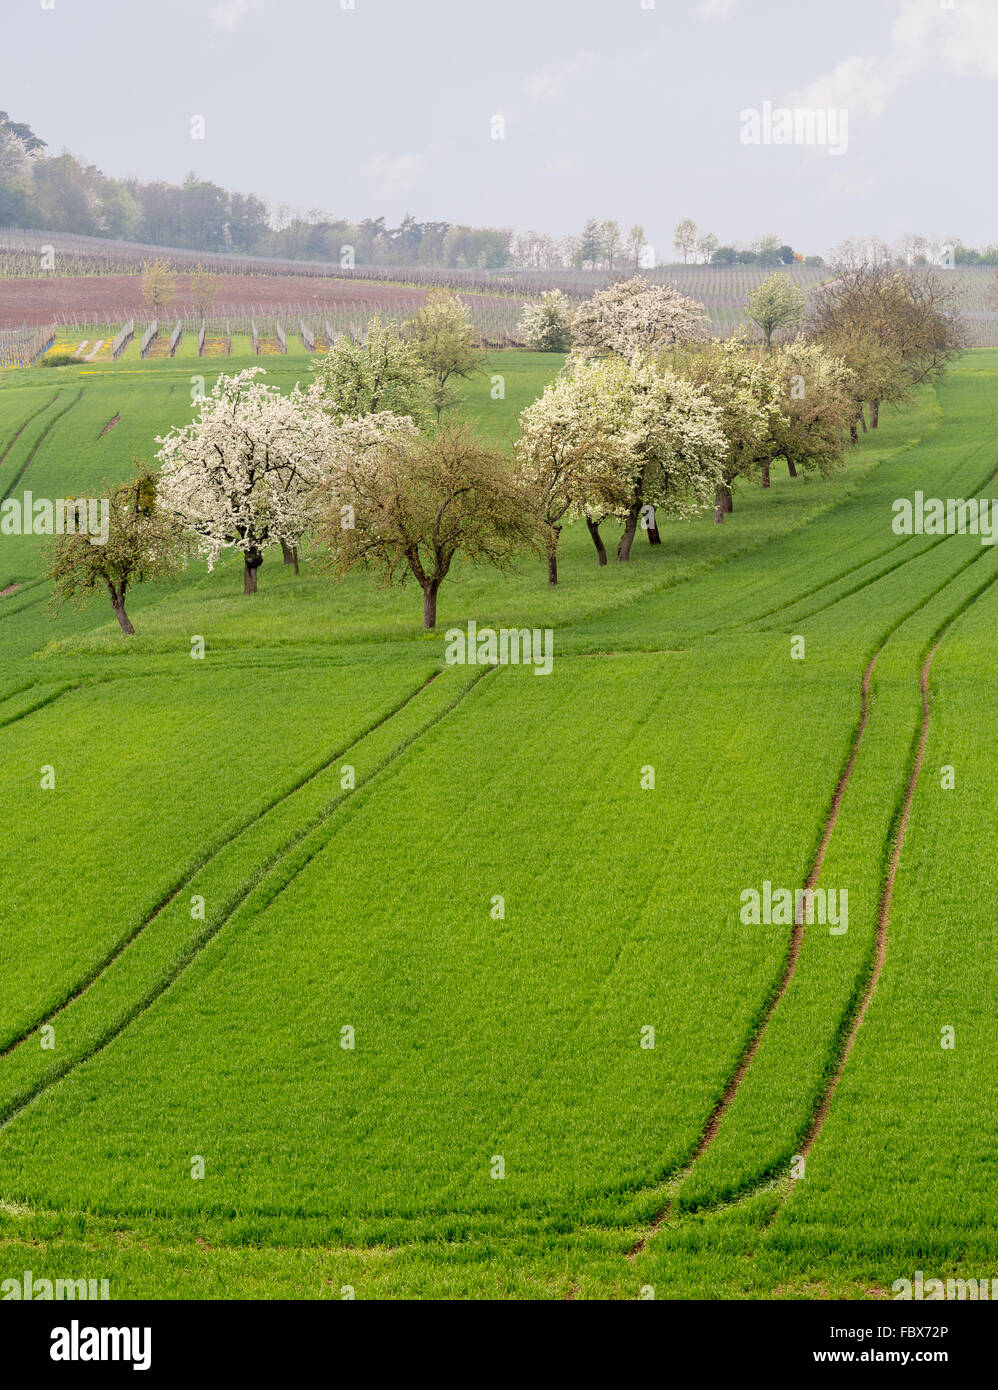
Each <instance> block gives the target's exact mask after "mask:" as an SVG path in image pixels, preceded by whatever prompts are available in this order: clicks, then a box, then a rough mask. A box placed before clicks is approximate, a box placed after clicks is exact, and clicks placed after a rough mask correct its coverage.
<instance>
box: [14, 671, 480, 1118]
mask: <svg viewBox="0 0 998 1390" xmlns="http://www.w3.org/2000/svg"><path fill="white" fill-rule="evenodd" d="M497 669H498V668H497V667H495V666H487V667H485V668H484V669H483V670H482V671H481V673H480V674H479V675H477V676H476V677H475V678H474V679H473V680H472V681H471V682H470V684H468V685H466V686H465V687H464V688H463V689H462V690H461V691H460V692H459V693H458V695H457V697H456V698H455V699H454V700H452V701H451V703H450V704H449V705H447V707H446V708H445V709H443V710H442V711H441V712H440V713H439V714H437V715H436V716H435V717H434V718H432V719H431V720H430V721H429V722H428V723H427V724H425V725H423V727H422V728H420V729H418V730H417V731H416V732H415V733H414V734H412V735H411V736H410V737H409V738H408V739H406V740H405V741H404V742H403V743H401V744H400V745H399V746H398V747H397V748H396V749H395V750H394V751H393V752H392V753H391V754H389V756H388V757H387V758H385V759H384V760H383V761H382V762H381V763H379V764H378V766H377V767H376V768H374V769H373V771H372V772H371V773H370V774H369V775H368V776H367V777H365V778H364V779H363V780H362V781H360V782H358V783H357V785H356V788H355V789H354V791H355V792H356V791H360V790H361V789H362V788H363V787H367V786H369V785H370V784H371V783H372V782H373V781H375V780H376V779H377V778H378V777H380V776H381V775H382V773H384V772H386V771H387V770H388V769H389V768H390V767H391V766H392V765H393V764H394V763H395V762H396V761H397V760H398V759H399V758H400V757H401V756H402V755H403V754H404V753H405V752H406V751H407V750H408V749H409V748H411V747H412V745H413V744H414V743H416V742H418V741H419V740H420V739H421V738H423V737H424V736H425V735H426V734H427V733H429V732H430V730H431V729H433V728H435V727H436V726H437V725H438V724H440V723H441V722H442V721H443V720H444V719H446V718H447V717H448V716H449V715H450V714H452V713H453V712H454V710H456V709H457V708H458V707H459V706H460V705H461V704H462V703H463V702H464V700H465V699H466V698H467V697H468V696H469V695H470V694H471V693H472V691H473V690H475V689H476V688H477V687H478V685H479V684H480V683H481V681H482V679H483V678H484V677H485V676H487V675H488V674H489V673H490V672H492V671H495V670H497ZM438 674H439V673H434V674H433V675H431V676H430V677H429V678H428V679H427V680H425V681H423V682H422V684H421V685H420V686H419V687H418V689H417V690H415V691H413V692H411V693H410V694H409V695H408V696H406V698H405V699H404V700H402V701H401V702H400V704H399V705H397V706H396V707H395V708H394V709H392V710H391V711H389V712H388V713H387V714H386V715H384V716H383V717H382V718H381V719H379V720H378V721H377V722H376V723H375V724H373V725H372V726H371V727H370V729H368V730H367V731H365V733H363V734H362V735H361V736H360V737H359V738H357V739H354V740H353V741H352V742H351V743H350V744H348V745H347V746H346V748H345V749H344V750H343V751H342V752H341V753H337V754H334V755H333V756H332V757H331V758H329V759H328V760H327V761H326V763H325V764H324V765H323V768H318V769H316V770H315V771H313V772H312V773H311V774H310V775H309V777H307V778H306V779H304V780H303V781H302V782H301V783H300V784H299V787H300V786H304V785H305V784H306V783H307V782H308V781H311V780H312V779H313V778H314V777H316V776H318V775H319V772H321V771H323V770H324V769H325V768H326V767H329V766H330V765H331V764H332V763H333V762H335V761H337V759H338V758H339V757H343V756H345V755H346V753H347V752H348V751H349V750H350V749H351V748H354V747H356V746H357V744H359V743H360V742H361V741H362V739H364V738H367V737H368V736H369V735H370V734H371V733H374V732H375V731H376V730H377V729H379V728H381V727H382V726H383V725H385V724H387V723H388V722H389V720H390V719H392V718H394V716H395V715H397V714H398V713H399V712H400V711H401V710H402V709H403V708H404V707H405V706H406V705H408V704H409V703H410V702H411V701H412V700H414V699H415V698H416V696H417V695H419V694H420V692H421V691H422V690H425V689H426V687H427V686H428V685H429V684H430V683H431V682H432V681H433V680H435V679H436V676H437V675H438ZM293 790H294V791H296V790H298V787H296V788H294V789H293ZM292 794H293V792H289V793H286V794H285V795H283V796H282V797H280V798H279V799H278V801H275V803H274V805H277V804H278V802H279V801H285V800H287V798H288V796H290V795H292ZM351 799H352V794H351V795H350V796H349V797H346V798H342V799H338V800H337V801H335V802H334V804H333V805H332V806H331V807H329V808H327V810H326V811H324V812H322V813H321V814H320V815H319V816H318V817H316V818H314V820H313V822H311V823H309V825H307V826H306V827H305V828H304V829H302V830H300V831H298V832H297V834H295V835H294V836H292V837H291V838H290V839H289V840H287V841H285V843H284V844H283V845H282V846H281V848H280V849H279V850H278V851H277V852H276V853H275V854H273V855H272V856H271V857H270V858H269V859H268V860H267V861H266V862H265V863H264V864H263V865H261V867H260V868H259V869H257V870H256V872H255V873H254V874H253V875H251V877H250V878H249V879H248V880H247V881H246V882H245V883H244V884H243V886H242V887H241V889H240V890H239V893H238V894H237V895H236V896H235V897H234V898H233V899H232V900H231V901H230V902H229V904H228V905H227V907H226V910H225V912H224V913H223V914H222V915H221V917H220V918H219V920H218V921H217V922H216V923H214V924H213V925H212V926H211V928H210V929H208V930H206V931H204V932H202V933H201V934H200V935H199V936H198V937H197V938H196V940H194V941H193V942H191V943H189V944H188V946H187V947H186V948H185V950H184V951H183V952H182V953H181V955H180V957H179V959H178V960H177V961H176V962H175V964H174V965H173V967H172V968H171V969H170V970H168V971H167V972H166V973H165V974H164V975H163V976H162V978H161V979H160V980H159V981H158V982H157V983H156V985H155V986H154V987H153V988H152V989H150V990H147V991H146V993H145V994H144V995H143V996H142V998H141V999H140V1000H139V1001H138V1002H137V1003H136V1004H135V1005H134V1006H133V1007H132V1008H131V1009H130V1010H128V1011H127V1013H126V1014H125V1015H124V1016H123V1017H122V1018H119V1019H118V1021H117V1022H116V1023H114V1024H112V1025H111V1026H110V1027H108V1028H107V1029H105V1030H104V1032H103V1033H102V1034H101V1035H100V1037H99V1038H97V1039H96V1040H95V1041H94V1042H93V1043H92V1044H91V1045H90V1046H89V1047H88V1048H87V1049H86V1050H85V1051H84V1052H83V1053H81V1054H80V1055H79V1056H77V1057H72V1058H69V1059H67V1061H66V1063H65V1064H64V1065H62V1066H60V1067H58V1068H56V1069H55V1070H53V1071H52V1072H49V1073H48V1074H47V1075H46V1076H44V1077H43V1078H42V1079H41V1081H40V1082H39V1083H38V1084H36V1085H35V1086H32V1087H31V1089H30V1090H29V1091H26V1092H22V1093H21V1094H20V1095H18V1096H16V1097H14V1098H13V1099H12V1100H11V1101H9V1102H8V1103H7V1104H6V1105H5V1106H3V1107H0V1133H2V1131H3V1130H4V1129H6V1128H7V1126H8V1125H9V1124H11V1123H12V1121H13V1120H15V1119H16V1118H17V1116H18V1115H19V1114H21V1112H22V1111H23V1110H25V1109H26V1108H27V1107H28V1106H29V1105H31V1103H32V1102H33V1101H35V1100H37V1099H38V1097H39V1096H41V1095H44V1094H45V1092H46V1091H48V1090H50V1089H51V1088H52V1087H53V1086H55V1085H57V1084H58V1082H60V1081H61V1080H63V1079H64V1078H65V1077H66V1076H68V1075H69V1074H70V1073H71V1072H73V1071H75V1070H76V1068H77V1067H80V1066H82V1065H83V1064H84V1063H85V1062H88V1061H89V1060H90V1059H91V1058H92V1057H95V1056H96V1055H97V1054H98V1053H99V1052H102V1051H103V1050H104V1048H106V1047H107V1046H108V1045H109V1044H110V1043H112V1042H113V1041H114V1040H115V1038H117V1037H119V1036H120V1035H121V1034H122V1033H123V1032H125V1030H126V1029H127V1028H129V1027H130V1026H131V1025H132V1024H133V1023H134V1022H135V1021H136V1020H137V1019H138V1018H140V1017H141V1016H142V1015H143V1014H145V1013H146V1012H147V1011H148V1010H149V1009H150V1008H151V1007H152V1006H153V1004H155V1003H156V1001H157V1000H158V999H160V998H161V997H162V996H163V995H164V994H165V993H166V992H167V991H168V990H169V989H170V988H171V986H172V985H173V984H175V983H176V981H177V980H178V979H180V977H181V976H182V975H183V974H184V973H185V971H186V970H187V968H188V966H190V965H191V964H192V963H193V962H194V961H195V960H197V959H198V957H199V956H200V955H201V953H202V952H203V950H204V949H205V947H206V946H208V944H209V943H210V942H211V941H213V940H214V939H215V938H216V937H217V936H218V935H219V933H220V932H222V931H223V930H224V928H225V927H226V926H227V925H228V923H229V922H230V921H231V920H232V918H233V916H234V915H235V913H236V912H237V911H238V910H239V908H240V907H241V906H242V904H243V903H244V902H245V901H246V899H247V898H248V897H249V895H250V893H251V892H252V891H253V889H254V888H255V887H257V886H258V885H259V884H260V883H261V882H262V881H263V880H264V879H265V878H266V877H267V875H268V874H270V873H271V872H272V871H273V870H275V869H276V868H277V867H278V866H279V865H280V863H281V862H282V861H283V860H284V859H286V858H287V856H288V855H289V854H290V853H291V852H292V851H293V850H294V849H295V848H296V847H297V846H298V845H300V844H301V843H302V841H303V840H304V839H305V838H306V837H307V836H308V835H310V834H311V833H312V832H313V831H314V830H316V829H318V828H319V826H320V825H321V824H322V823H323V822H324V821H326V820H328V819H330V817H332V816H334V815H335V814H336V812H337V811H338V810H339V809H340V807H341V806H343V805H345V804H347V803H348V802H349V800H351ZM268 809H272V808H268ZM265 814H266V811H264V812H262V813H261V814H260V815H259V816H256V817H254V818H253V821H252V822H250V823H249V824H247V825H246V826H244V827H243V830H240V831H238V832H236V833H235V834H233V835H232V836H231V837H230V839H229V840H227V841H226V843H231V842H232V840H234V839H236V838H238V836H239V835H240V834H242V833H244V831H245V830H246V829H249V828H250V825H251V824H255V823H256V822H257V821H258V820H260V819H262V817H263V815H265ZM327 843H328V840H327V841H326V842H325V843H324V844H323V845H322V846H321V848H323V849H324V848H325V844H327ZM222 847H224V846H219V847H218V849H216V850H215V851H214V853H213V856H212V857H215V855H217V853H218V852H219V850H220V849H221V848H222ZM317 852H318V851H317ZM313 857H314V856H313V855H309V856H308V857H307V858H306V859H305V860H304V861H303V863H301V864H300V865H299V866H298V867H297V868H296V869H295V870H294V872H293V873H292V874H291V876H290V877H289V878H288V880H287V882H285V883H284V884H282V885H281V888H280V889H279V890H278V892H277V893H275V894H274V895H273V896H272V897H271V898H270V899H268V901H267V902H266V903H265V904H264V905H263V906H262V907H261V909H260V911H266V910H267V908H269V907H270V905H271V903H273V902H274V901H275V899H276V898H277V897H278V896H279V895H280V893H282V892H283V891H284V889H285V888H287V887H288V886H289V885H290V884H291V883H292V882H293V881H294V879H295V878H297V877H298V875H299V874H300V873H301V872H302V870H303V869H304V868H305V867H306V866H307V865H308V864H309V863H310V862H311V860H312V858H313ZM207 862H208V861H206V864H207ZM206 864H205V865H201V866H200V867H201V868H203V867H206ZM193 876H194V874H193V873H192V874H190V875H188V877H187V879H186V880H185V883H186V882H189V881H190V879H191V878H193ZM184 886H185V884H184V883H181V884H180V885H178V886H177V888H175V889H174V890H173V892H172V893H171V894H170V895H169V896H168V897H166V898H164V899H163V900H162V901H161V902H160V904H159V906H158V907H157V908H156V909H155V910H154V912H153V913H152V914H150V915H148V916H147V917H146V919H145V920H144V921H143V922H142V923H140V924H139V926H138V928H137V929H135V930H133V931H132V932H131V933H130V935H129V938H128V940H126V941H122V942H120V943H119V944H118V946H117V947H116V949H115V951H114V953H113V955H112V956H109V957H107V958H106V960H105V962H104V963H102V965H101V966H100V968H99V969H98V970H97V971H95V972H93V973H92V976H91V977H90V978H88V980H87V981H85V982H84V983H82V984H81V985H79V986H77V988H76V989H75V990H74V992H73V994H72V996H70V997H69V998H67V999H65V1000H64V1001H63V1003H62V1004H60V1005H59V1006H58V1007H57V1008H56V1009H53V1010H51V1011H50V1012H49V1014H48V1015H47V1017H46V1018H45V1019H42V1020H40V1021H39V1022H38V1023H36V1024H35V1025H34V1026H33V1027H32V1028H31V1029H29V1030H28V1031H27V1032H26V1033H23V1034H22V1035H21V1036H20V1037H19V1038H18V1039H16V1040H15V1041H14V1042H13V1043H11V1044H9V1045H8V1046H7V1047H6V1048H4V1049H3V1051H0V1058H3V1057H5V1056H7V1055H8V1054H9V1053H11V1052H13V1051H14V1049H15V1048H16V1047H18V1046H20V1045H21V1044H22V1043H23V1042H24V1041H25V1039H26V1038H27V1037H30V1036H31V1035H32V1033H34V1032H37V1030H38V1029H39V1028H41V1027H43V1026H44V1025H45V1024H46V1023H47V1022H49V1021H50V1020H51V1019H53V1018H55V1017H56V1016H57V1015H58V1014H59V1013H62V1012H63V1011H64V1010H65V1009H66V1008H68V1007H69V1005H70V1004H71V1003H72V1002H73V1001H74V1000H75V999H78V998H80V997H81V995H83V994H84V993H85V992H86V991H87V990H88V989H89V988H91V987H92V985H93V984H95V983H96V982H97V981H98V980H99V978H100V976H101V975H102V974H103V973H104V972H105V971H106V970H107V969H108V967H109V966H110V965H111V964H112V963H113V961H114V960H116V959H117V958H118V957H119V956H120V955H121V954H122V952H123V951H124V950H125V949H127V947H128V946H129V945H131V944H132V942H134V941H135V940H136V939H137V938H138V936H139V935H140V934H141V933H142V931H143V930H144V929H145V927H147V926H148V925H149V923H150V922H152V921H153V920H154V918H155V917H156V916H158V914H159V913H160V912H161V911H162V910H163V908H164V907H166V906H167V904H168V903H169V902H171V901H173V899H174V898H175V897H176V896H177V894H178V893H180V892H181V891H182V890H183V887H184Z"/></svg>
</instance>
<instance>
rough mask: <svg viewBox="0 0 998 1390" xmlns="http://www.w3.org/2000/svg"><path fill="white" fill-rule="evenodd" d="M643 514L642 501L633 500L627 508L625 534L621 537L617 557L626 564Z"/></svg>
mask: <svg viewBox="0 0 998 1390" xmlns="http://www.w3.org/2000/svg"><path fill="white" fill-rule="evenodd" d="M640 516H641V503H640V502H632V503H631V505H630V507H628V509H627V521H626V522H625V524H624V534H623V535H622V536H621V538H620V543H619V545H618V546H617V559H618V561H619V562H620V563H621V564H624V563H625V562H626V561H627V560H629V559H630V558H631V546H632V545H633V544H634V533H635V532H636V531H637V529H638V520H639V518H640Z"/></svg>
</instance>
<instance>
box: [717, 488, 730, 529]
mask: <svg viewBox="0 0 998 1390" xmlns="http://www.w3.org/2000/svg"><path fill="white" fill-rule="evenodd" d="M733 510H734V506H733V503H732V501H731V489H730V488H729V487H728V485H727V484H726V483H722V484H721V486H720V487H719V488H718V489H717V491H716V492H715V493H714V525H715V526H720V524H721V522H722V521H723V520H724V517H725V513H726V512H730V511H733Z"/></svg>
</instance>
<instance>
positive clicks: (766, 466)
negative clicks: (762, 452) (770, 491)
mask: <svg viewBox="0 0 998 1390" xmlns="http://www.w3.org/2000/svg"><path fill="white" fill-rule="evenodd" d="M769 465H770V460H769V459H766V461H765V462H764V463H763V465H762V485H763V487H769V485H770V483H769Z"/></svg>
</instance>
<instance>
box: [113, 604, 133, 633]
mask: <svg viewBox="0 0 998 1390" xmlns="http://www.w3.org/2000/svg"><path fill="white" fill-rule="evenodd" d="M111 607H112V608H113V609H114V616H115V617H116V618H117V619H118V625H119V627H120V628H121V630H122V632H123V633H124V634H125V636H126V637H134V636H135V629H134V627H132V624H131V621H130V620H129V617H128V614H127V613H126V612H125V602H124V599H122V600H121V601H120V602H118V603H112V605H111Z"/></svg>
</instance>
